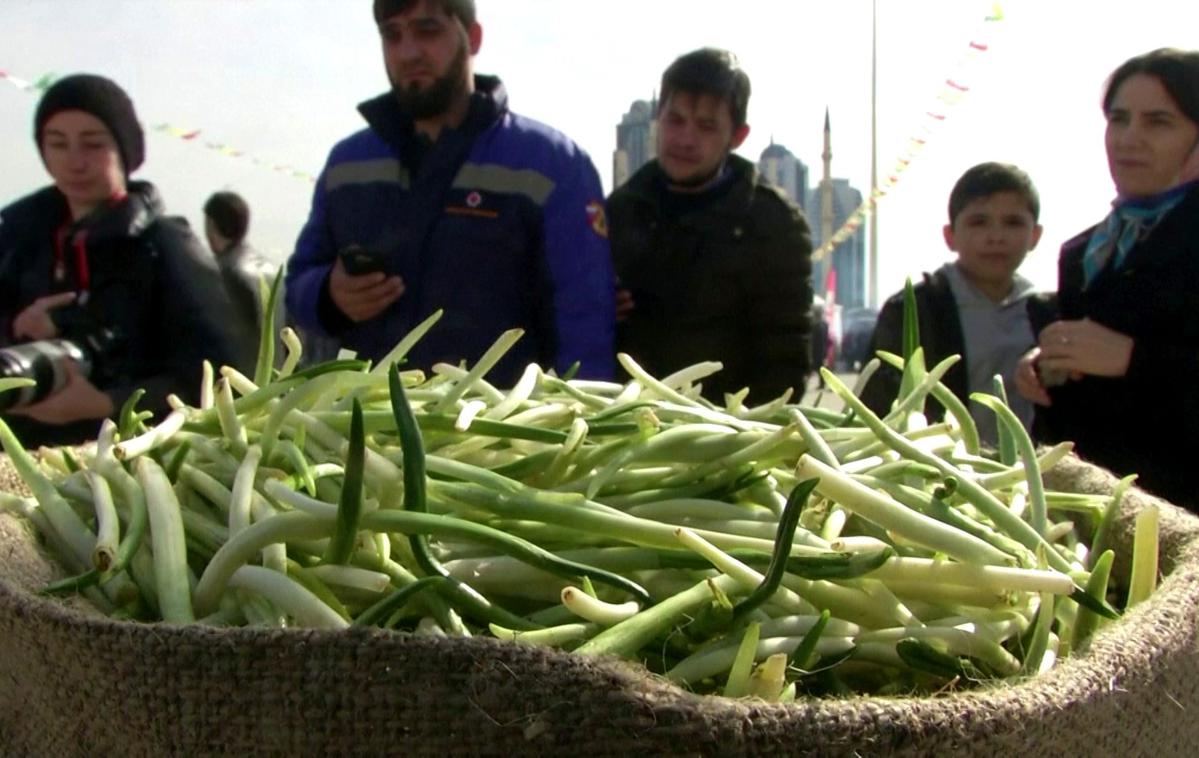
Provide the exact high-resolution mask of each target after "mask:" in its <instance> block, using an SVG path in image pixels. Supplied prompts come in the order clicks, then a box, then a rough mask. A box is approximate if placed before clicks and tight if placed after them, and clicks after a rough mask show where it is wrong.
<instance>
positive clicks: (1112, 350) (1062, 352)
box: [1016, 49, 1199, 510]
mask: <svg viewBox="0 0 1199 758" xmlns="http://www.w3.org/2000/svg"><path fill="white" fill-rule="evenodd" d="M1103 110H1104V113H1105V115H1106V116H1107V131H1106V136H1105V145H1106V148H1107V159H1108V166H1109V169H1110V171H1111V175H1112V179H1113V180H1114V182H1115V185H1116V191H1117V198H1116V201H1115V203H1114V204H1113V207H1112V211H1111V213H1110V215H1108V217H1107V218H1106V219H1105V220H1104V221H1102V222H1101V223H1099V224H1098V225H1097V226H1095V227H1093V228H1091V229H1089V230H1087V231H1086V232H1084V233H1082V234H1081V235H1079V236H1078V237H1075V238H1074V239H1072V240H1070V241H1069V242H1067V243H1066V244H1065V245H1064V246H1063V247H1062V252H1061V257H1060V260H1059V263H1058V273H1059V283H1058V297H1059V300H1060V303H1059V305H1060V314H1059V318H1060V320H1058V321H1055V322H1053V323H1051V324H1049V325H1047V326H1045V327H1044V328H1043V329H1042V330H1041V331H1040V333H1039V337H1038V347H1037V348H1034V349H1033V350H1032V351H1031V352H1030V353H1029V354H1028V355H1026V356H1025V358H1024V359H1023V360H1022V361H1021V364H1020V367H1019V368H1018V370H1017V377H1016V383H1017V388H1018V389H1019V391H1020V393H1021V394H1022V395H1024V396H1025V397H1027V398H1028V399H1030V400H1032V401H1033V402H1035V403H1037V405H1038V406H1039V407H1038V409H1037V416H1038V419H1037V424H1038V429H1039V430H1040V432H1041V433H1042V435H1043V437H1044V438H1045V439H1046V440H1047V441H1056V440H1061V439H1068V440H1073V441H1074V442H1075V443H1076V451H1077V452H1078V454H1079V455H1080V456H1082V457H1083V458H1085V459H1087V460H1090V461H1092V462H1094V463H1097V464H1099V465H1101V466H1103V467H1105V468H1108V469H1110V470H1112V471H1113V472H1115V473H1116V474H1119V475H1126V474H1133V473H1135V474H1138V480H1137V482H1138V484H1139V485H1140V486H1141V487H1143V488H1145V489H1147V490H1149V491H1150V492H1153V493H1155V494H1158V495H1160V496H1162V497H1164V498H1166V499H1167V500H1170V501H1171V502H1174V503H1176V504H1178V505H1182V506H1186V507H1189V508H1191V509H1193V510H1199V474H1197V473H1196V470H1195V468H1196V464H1195V460H1194V455H1195V453H1196V452H1197V451H1199V52H1196V51H1182V50H1174V49H1161V50H1155V51H1153V52H1150V53H1146V54H1145V55H1140V56H1137V57H1135V58H1132V59H1131V60H1129V61H1127V62H1125V63H1124V64H1123V65H1122V66H1120V67H1119V68H1118V69H1116V71H1115V72H1114V73H1113V74H1112V76H1111V78H1110V80H1109V81H1108V85H1107V90H1106V93H1105V95H1104V99H1103Z"/></svg>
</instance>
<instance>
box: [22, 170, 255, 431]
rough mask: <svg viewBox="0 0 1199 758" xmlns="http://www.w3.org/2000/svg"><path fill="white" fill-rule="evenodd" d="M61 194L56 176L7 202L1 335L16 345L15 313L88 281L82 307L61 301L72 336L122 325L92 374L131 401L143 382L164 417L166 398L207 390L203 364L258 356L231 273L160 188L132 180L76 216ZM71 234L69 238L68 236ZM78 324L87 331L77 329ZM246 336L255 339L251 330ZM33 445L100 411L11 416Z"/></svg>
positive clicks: (148, 399)
mask: <svg viewBox="0 0 1199 758" xmlns="http://www.w3.org/2000/svg"><path fill="white" fill-rule="evenodd" d="M67 219H68V210H67V205H66V201H65V199H64V198H63V196H62V194H61V193H60V192H59V191H58V190H57V189H56V188H54V187H48V188H45V189H43V190H40V191H38V192H35V193H34V194H32V195H29V196H27V197H25V198H22V199H21V200H18V201H17V202H15V203H13V204H12V205H10V206H8V207H7V208H4V209H3V210H2V211H0V346H7V345H11V344H13V334H12V322H13V320H14V319H15V318H16V317H17V315H18V314H20V313H21V311H23V310H24V309H25V308H27V307H28V306H29V305H30V304H31V303H33V302H34V301H35V300H37V299H38V298H40V297H44V296H45V295H49V294H54V293H58V292H71V291H76V292H78V291H81V290H83V289H85V285H86V290H87V293H88V294H87V296H86V298H85V299H84V300H85V304H84V305H82V306H81V307H80V308H78V309H76V308H66V309H62V310H60V311H56V312H55V313H56V315H55V320H56V322H57V323H58V325H59V330H60V333H61V334H62V336H64V337H67V338H72V337H75V338H78V336H79V335H78V334H77V333H78V332H81V331H89V330H92V329H91V327H88V326H86V325H87V324H93V325H99V326H102V327H104V328H106V329H110V330H112V331H113V332H114V333H115V335H116V339H115V342H114V343H113V344H112V345H110V346H109V347H107V348H106V349H105V350H104V351H103V354H102V355H100V356H98V357H97V360H96V366H95V370H94V373H93V375H92V377H91V379H92V382H93V383H94V384H96V386H97V387H98V388H99V389H100V390H102V391H104V392H105V393H107V394H108V395H109V397H110V398H111V399H112V403H113V407H114V408H115V409H117V410H119V409H120V408H121V406H122V405H123V404H124V402H125V400H126V399H127V398H128V397H129V395H130V394H131V393H132V392H133V391H134V390H136V389H138V388H142V389H145V390H146V395H145V398H144V400H143V401H142V403H141V405H140V407H143V408H146V409H149V410H152V411H154V412H155V414H156V416H159V417H161V415H162V414H163V413H165V412H166V410H167V403H166V398H167V395H168V394H171V393H174V394H176V395H179V396H180V397H181V398H183V399H184V400H186V401H189V402H193V403H194V402H196V401H197V400H198V397H199V389H200V374H201V364H202V362H203V361H204V360H205V359H208V360H210V361H212V362H213V363H214V365H216V366H218V367H219V366H221V365H225V364H230V365H247V363H250V364H251V365H252V361H253V357H252V356H246V355H243V354H241V353H239V349H241V348H239V345H244V344H245V343H244V341H239V340H238V338H237V336H236V333H235V331H234V327H233V326H232V325H230V324H227V323H225V318H226V314H228V313H230V312H231V305H230V302H229V299H228V297H227V296H226V294H225V291H224V288H223V287H222V285H221V281H220V275H219V274H218V273H217V270H216V266H215V265H214V264H213V263H212V260H211V258H210V257H209V256H208V255H207V254H206V253H205V251H204V250H203V248H202V247H201V245H200V243H199V241H198V240H197V239H196V237H195V235H193V234H192V232H191V230H190V229H189V228H188V226H187V223H186V221H184V220H182V219H179V218H175V217H166V216H163V206H162V201H161V199H160V198H159V195H158V192H157V191H156V190H155V189H154V187H153V186H152V185H150V184H148V183H145V182H131V183H130V186H129V191H128V195H127V197H126V198H125V199H124V200H123V201H121V202H119V203H117V204H115V205H112V206H109V207H105V208H102V209H100V210H98V211H97V212H95V213H93V214H91V215H89V216H87V217H86V218H83V219H80V220H78V221H76V222H74V223H72V224H70V225H66V223H67ZM58 239H61V242H59V241H57V240H58ZM73 333H76V334H73ZM243 339H244V338H243ZM6 420H7V421H8V422H9V424H10V425H11V426H13V428H14V429H16V431H17V433H18V435H19V436H20V437H21V439H22V440H23V441H24V442H25V443H26V444H27V445H36V444H68V443H74V442H79V441H83V440H86V439H91V438H94V436H95V433H96V431H97V429H98V428H99V424H98V422H92V421H89V422H80V423H78V424H70V425H66V426H61V427H50V426H47V425H44V424H39V423H36V422H32V421H30V420H28V419H25V418H22V417H18V416H11V417H8V418H6Z"/></svg>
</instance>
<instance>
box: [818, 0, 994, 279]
mask: <svg viewBox="0 0 1199 758" xmlns="http://www.w3.org/2000/svg"><path fill="white" fill-rule="evenodd" d="M1003 18H1004V15H1003V8H1002V7H1001V6H1000V4H999V3H994V4H992V6H991V12H990V13H989V14H988V15H987V17H986V18H985V19H984V21H983V25H982V29H981V30H980V32H979V33H978V35H976V36H975V37H974V38H973V39H971V40H970V44H969V45H967V46H966V52H965V53H963V55H962V57H961V59H960V60H959V61H958V63H957V67H956V68H955V70H954V73H953V74H952V75H951V76H948V77H946V78H945V80H944V82H943V83H942V84H941V87H940V89H939V91H938V92H937V96H936V101H935V105H934V106H933V107H932V108H929V109H928V110H927V111H926V112H925V115H924V119H923V122H922V124H921V125H920V128H919V129H918V130H917V133H916V134H914V135H912V136H911V138H909V139H908V144H907V146H906V147H905V148H904V150H903V153H902V154H901V155H900V156H899V158H897V159H896V161H895V165H894V166H893V167H892V168H891V170H890V171H889V172H887V175H886V176H885V177H884V178H883V181H882V183H881V184H879V186H878V187H877V188H875V189H874V190H873V191H872V192H871V193H870V196H869V197H867V198H866V199H865V200H864V201H863V202H862V204H861V205H859V206H858V207H857V209H856V210H854V212H853V213H851V214H849V217H848V218H846V219H845V222H844V223H843V224H842V225H841V228H840V229H838V230H837V231H836V232H835V233H834V234H833V236H832V237H829V238H828V239H827V240H824V242H823V243H822V244H821V245H820V247H819V248H818V249H817V250H816V251H815V252H813V253H812V260H813V261H814V262H815V261H820V260H822V259H823V258H824V256H826V255H828V254H829V253H831V252H832V251H833V250H835V249H836V248H837V246H838V245H840V244H841V243H842V242H845V241H846V240H847V239H849V238H850V237H852V236H853V235H854V234H855V233H857V231H858V229H859V228H860V227H861V226H862V224H864V223H866V219H867V218H869V217H870V216H872V215H873V214H874V211H875V209H876V207H877V206H878V201H879V200H881V199H882V198H883V197H885V196H886V194H887V193H888V192H890V191H891V189H892V188H893V187H894V186H895V185H896V184H898V183H899V180H900V177H901V176H902V175H903V172H904V171H906V170H907V168H908V166H910V165H911V164H912V161H913V159H915V158H916V156H917V155H919V154H920V151H921V150H923V149H924V147H925V145H927V144H928V140H929V138H930V137H931V136H932V135H933V131H934V130H935V129H936V128H938V127H940V126H941V125H942V124H944V123H945V120H946V119H947V118H948V117H949V111H950V110H951V109H952V108H953V107H954V106H955V105H957V104H958V103H959V102H961V100H962V98H963V97H965V96H966V94H967V93H969V92H970V86H969V85H968V84H967V82H968V81H969V79H968V77H967V76H966V75H967V74H968V73H969V69H970V68H971V67H972V66H973V65H974V63H975V61H976V60H977V59H978V58H979V57H980V56H981V55H982V54H983V53H986V52H987V51H988V50H989V49H990V43H989V41H988V40H989V38H990V36H991V31H992V29H993V28H994V26H995V25H996V23H998V22H1000V21H1002V20H1003Z"/></svg>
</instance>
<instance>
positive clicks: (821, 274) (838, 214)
mask: <svg viewBox="0 0 1199 758" xmlns="http://www.w3.org/2000/svg"><path fill="white" fill-rule="evenodd" d="M821 157H822V158H823V161H824V173H823V176H822V177H821V179H820V184H818V185H817V186H816V187H815V188H813V189H812V191H811V193H810V194H809V198H808V204H807V205H806V206H805V207H806V208H810V209H812V212H811V213H810V214H809V216H808V218H809V221H810V222H812V223H811V225H812V249H813V250H817V249H819V248H820V246H821V245H822V244H824V241H825V240H826V239H830V238H831V237H832V236H833V235H834V234H836V232H837V230H838V229H840V228H841V226H842V225H843V224H844V223H845V221H846V220H847V219H848V218H849V215H850V214H851V213H853V212H854V211H855V210H857V209H858V206H860V205H861V204H862V193H861V192H859V191H858V190H856V189H854V188H853V187H851V186H850V184H849V180H848V179H834V178H833V130H832V126H831V121H830V119H829V114H828V110H827V109H826V110H825V112H824V151H823V153H822V156H821ZM830 268H831V269H833V270H835V271H836V272H837V275H836V282H837V284H836V301H837V304H839V305H840V306H842V307H843V308H860V307H862V306H863V305H865V304H866V239H865V237H864V235H863V234H862V229H861V227H859V228H858V229H857V231H855V232H854V233H853V234H852V235H851V236H850V237H849V238H848V239H846V240H844V241H843V242H841V244H839V245H837V247H835V248H834V249H833V250H832V251H831V252H830V253H828V254H827V255H825V256H824V257H823V258H822V259H821V260H819V261H814V262H813V264H812V283H813V285H814V286H815V289H816V292H817V293H823V292H824V287H825V282H826V281H827V279H828V272H829V269H830Z"/></svg>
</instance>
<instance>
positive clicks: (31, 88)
mask: <svg viewBox="0 0 1199 758" xmlns="http://www.w3.org/2000/svg"><path fill="white" fill-rule="evenodd" d="M57 78H58V76H57V75H56V74H53V73H48V74H43V75H42V76H40V77H39V78H37V79H35V80H32V81H31V80H28V79H22V78H21V77H19V76H16V75H14V74H12V73H10V72H8V71H6V70H4V69H0V81H5V82H8V83H9V84H11V85H12V86H14V87H16V88H17V89H19V90H23V91H25V92H28V93H30V94H38V95H40V94H41V93H42V92H45V91H46V90H47V89H49V88H50V85H52V84H54V82H55V80H56V79H57ZM153 131H155V132H157V133H159V134H163V135H166V136H168V137H173V138H175V139H178V140H181V141H183V142H191V143H193V144H196V145H200V146H203V147H204V148H206V149H208V150H211V151H213V152H214V153H217V154H219V155H222V156H224V157H226V158H234V159H242V160H246V161H249V162H250V163H252V164H253V165H255V166H262V167H263V168H266V169H269V170H271V171H274V172H276V173H279V174H283V175H285V176H290V177H293V178H295V179H301V180H303V181H306V182H309V183H310V184H311V183H315V182H316V176H315V175H314V174H311V173H309V172H308V171H304V170H303V169H300V168H296V167H295V166H291V165H288V164H285V163H276V162H274V161H268V160H264V159H261V158H258V157H257V156H254V155H251V154H249V153H247V152H246V151H244V150H241V149H239V148H236V147H233V146H232V145H226V144H224V143H221V142H214V141H201V140H200V139H199V137H200V135H201V134H203V133H204V132H203V130H202V129H196V128H192V127H182V126H176V125H174V124H170V123H163V124H158V125H156V126H154V127H153Z"/></svg>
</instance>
